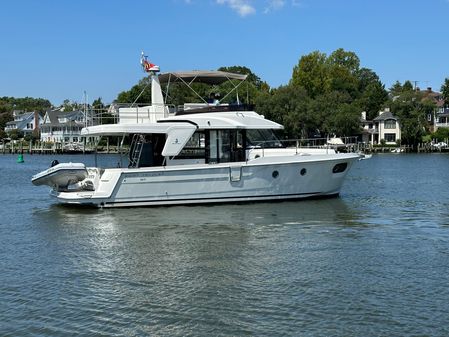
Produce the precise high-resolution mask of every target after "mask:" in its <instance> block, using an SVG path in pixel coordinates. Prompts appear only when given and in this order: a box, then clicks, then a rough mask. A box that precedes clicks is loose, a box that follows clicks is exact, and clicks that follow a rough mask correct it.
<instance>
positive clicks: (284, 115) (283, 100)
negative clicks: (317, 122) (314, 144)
mask: <svg viewBox="0 0 449 337" xmlns="http://www.w3.org/2000/svg"><path fill="white" fill-rule="evenodd" d="M309 100H310V99H309V97H308V95H307V92H306V91H305V89H304V88H302V87H294V86H292V85H287V86H281V87H279V88H277V89H273V90H272V91H271V92H269V93H268V92H264V93H262V94H261V95H259V96H258V98H257V99H256V111H257V112H258V113H260V114H262V115H264V116H265V117H266V118H268V119H271V120H273V121H275V122H277V123H280V124H283V125H284V126H285V134H286V136H287V137H289V138H296V137H300V136H303V135H304V134H307V130H308V129H309V128H313V126H312V125H311V124H309V123H311V121H310V118H309V117H308V116H307V105H308V102H309ZM312 123H313V122H312Z"/></svg>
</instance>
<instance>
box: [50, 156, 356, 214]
mask: <svg viewBox="0 0 449 337" xmlns="http://www.w3.org/2000/svg"><path fill="white" fill-rule="evenodd" d="M358 158H359V156H358V155H356V154H345V155H342V154H339V155H322V156H321V155H314V156H295V158H294V159H293V160H292V157H291V156H289V157H275V158H273V157H271V158H270V157H266V158H259V159H255V160H252V161H250V162H242V163H224V164H215V165H208V164H204V165H192V166H188V165H185V166H173V167H150V168H138V169H118V168H117V169H107V170H105V172H104V173H103V175H102V176H101V178H100V179H96V182H95V185H96V186H95V190H94V191H82V190H81V191H70V192H67V191H61V192H58V191H56V190H53V191H52V195H53V196H55V197H56V198H57V199H58V200H59V201H60V202H62V203H67V204H86V205H93V206H97V207H130V206H161V205H187V204H202V203H225V202H245V201H262V200H265V201H266V200H284V199H297V198H311V197H324V196H333V195H337V194H338V193H339V192H340V189H341V186H342V184H343V181H344V178H345V176H346V174H347V172H348V171H349V169H350V166H351V165H352V163H353V162H354V161H355V160H357V159H358ZM344 163H346V164H347V167H346V168H345V170H344V171H343V172H336V173H333V171H332V170H333V169H334V167H335V165H337V164H343V165H344ZM276 172H277V173H276ZM301 172H302V173H303V174H301Z"/></svg>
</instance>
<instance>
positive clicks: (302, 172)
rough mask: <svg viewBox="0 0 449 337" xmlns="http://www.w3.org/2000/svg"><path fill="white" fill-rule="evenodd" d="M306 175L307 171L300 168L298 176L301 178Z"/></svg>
mask: <svg viewBox="0 0 449 337" xmlns="http://www.w3.org/2000/svg"><path fill="white" fill-rule="evenodd" d="M306 173H307V170H306V169H305V168H302V169H301V171H300V172H299V174H301V175H302V176H303V175H305V174H306Z"/></svg>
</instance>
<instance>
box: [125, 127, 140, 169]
mask: <svg viewBox="0 0 449 337" xmlns="http://www.w3.org/2000/svg"><path fill="white" fill-rule="evenodd" d="M142 148H143V137H142V135H137V134H135V135H133V139H132V141H131V146H130V148H129V165H128V167H139V161H140V156H141V155H142Z"/></svg>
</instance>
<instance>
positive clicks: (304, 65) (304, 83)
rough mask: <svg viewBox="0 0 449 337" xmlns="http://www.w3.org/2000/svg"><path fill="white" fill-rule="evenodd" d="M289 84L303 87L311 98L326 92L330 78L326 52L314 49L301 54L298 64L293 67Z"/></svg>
mask: <svg viewBox="0 0 449 337" xmlns="http://www.w3.org/2000/svg"><path fill="white" fill-rule="evenodd" d="M290 84H291V85H293V86H295V87H303V88H304V89H306V91H307V94H308V95H309V96H310V97H312V98H315V97H316V96H318V95H321V94H324V93H325V92H328V91H329V90H330V87H331V79H330V75H329V68H328V64H327V57H326V54H324V53H320V52H319V51H314V52H312V53H310V54H308V55H305V56H302V57H301V58H300V59H299V63H298V65H296V66H295V67H294V68H293V74H292V79H291V80H290Z"/></svg>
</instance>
